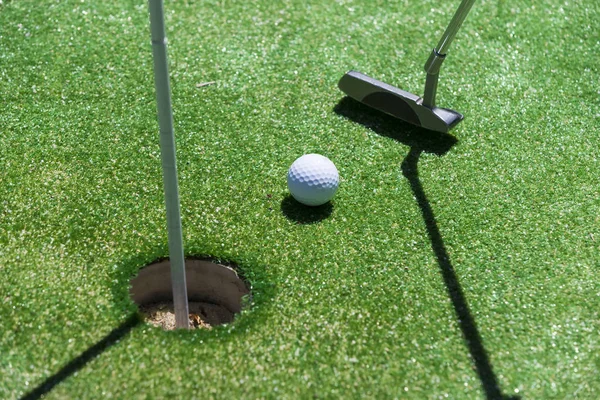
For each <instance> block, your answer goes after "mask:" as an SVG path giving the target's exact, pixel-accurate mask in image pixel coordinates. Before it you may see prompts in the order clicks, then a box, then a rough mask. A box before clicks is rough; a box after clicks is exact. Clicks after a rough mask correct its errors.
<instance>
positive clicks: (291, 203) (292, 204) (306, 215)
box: [281, 195, 333, 224]
mask: <svg viewBox="0 0 600 400" xmlns="http://www.w3.org/2000/svg"><path fill="white" fill-rule="evenodd" d="M281 212H282V213H283V215H285V216H286V218H287V219H289V220H291V221H294V222H296V223H298V224H314V223H316V222H319V221H322V220H324V219H326V218H328V217H329V216H330V215H331V213H332V212H333V204H332V203H331V202H330V201H328V202H327V203H325V204H323V205H322V206H317V207H310V206H305V205H304V204H302V203H299V202H297V201H296V200H295V199H294V198H293V197H292V196H291V195H287V196H286V197H285V198H284V199H283V200H282V201H281Z"/></svg>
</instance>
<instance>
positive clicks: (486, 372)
mask: <svg viewBox="0 0 600 400" xmlns="http://www.w3.org/2000/svg"><path fill="white" fill-rule="evenodd" d="M334 111H335V112H336V113H337V114H339V115H342V116H344V117H346V118H348V119H350V120H352V121H354V122H358V123H360V124H362V125H364V126H366V127H368V128H370V129H372V130H373V131H375V132H376V133H378V134H380V135H382V136H386V137H390V138H393V139H395V140H397V141H399V142H401V143H403V144H405V145H407V146H410V151H409V152H408V155H407V156H406V157H405V159H404V161H403V162H402V166H401V169H402V174H403V175H404V177H406V179H407V180H408V182H409V184H410V187H411V190H412V192H413V195H414V197H415V199H416V201H417V204H418V206H419V208H420V209H421V215H422V217H423V220H424V222H425V228H426V230H427V235H428V236H429V240H430V242H431V247H432V249H433V252H434V255H435V257H436V260H437V263H438V266H439V269H440V273H441V275H442V278H443V280H444V284H445V286H446V291H447V292H448V296H449V297H450V300H451V302H452V306H453V308H454V312H455V314H456V318H457V320H458V324H459V327H460V330H461V332H462V335H463V338H464V340H465V344H466V346H467V349H468V350H469V354H470V356H471V360H472V362H473V364H474V367H475V370H476V371H477V375H478V376H479V380H480V382H481V386H482V389H483V391H484V393H485V397H486V399H487V400H498V399H503V400H508V399H510V400H518V399H520V397H518V396H517V397H511V396H506V395H503V394H502V391H501V389H500V386H499V384H498V379H497V377H496V374H495V373H494V370H493V368H492V364H491V362H490V358H489V356H488V354H487V352H486V350H485V347H484V345H483V341H482V338H481V335H480V333H479V330H478V328H477V324H476V323H475V319H474V318H473V315H472V314H471V311H470V309H469V305H468V302H467V299H466V297H465V295H464V292H463V290H462V287H461V285H460V281H459V279H458V276H457V275H456V271H455V270H454V267H453V265H452V262H451V260H450V256H449V254H448V251H447V250H446V246H445V244H444V239H443V237H442V234H441V233H440V230H439V228H438V225H437V222H436V219H435V215H434V213H433V209H432V208H431V204H430V203H429V200H428V199H427V196H426V194H425V190H424V189H423V185H422V184H421V181H420V179H419V170H418V164H419V159H420V157H421V154H422V153H424V152H426V153H433V154H436V155H438V156H442V155H444V154H446V153H447V152H448V151H449V150H450V149H451V148H452V147H453V146H454V145H455V144H456V143H457V140H456V138H454V137H453V136H451V135H447V134H441V133H435V132H431V131H426V130H423V129H421V128H417V127H413V126H412V125H408V124H406V123H403V122H401V121H399V120H397V119H395V118H392V117H389V116H387V115H385V114H382V113H380V112H378V111H375V110H373V109H371V108H369V107H367V106H365V105H363V104H361V103H359V102H357V101H354V100H352V99H350V98H348V97H346V98H344V99H342V101H340V103H339V104H338V105H337V106H336V107H335V108H334Z"/></svg>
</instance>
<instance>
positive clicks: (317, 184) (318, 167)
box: [287, 154, 340, 206]
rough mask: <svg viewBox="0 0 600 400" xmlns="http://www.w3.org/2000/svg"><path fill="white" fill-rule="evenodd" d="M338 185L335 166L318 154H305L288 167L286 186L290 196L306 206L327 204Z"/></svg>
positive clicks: (338, 177)
mask: <svg viewBox="0 0 600 400" xmlns="http://www.w3.org/2000/svg"><path fill="white" fill-rule="evenodd" d="M339 183H340V176H339V174H338V170H337V168H336V167H335V165H334V164H333V163H332V162H331V160H330V159H329V158H327V157H324V156H322V155H320V154H305V155H303V156H302V157H300V158H298V159H297V160H296V161H294V163H293V164H292V166H291V167H290V169H289V171H288V175H287V184H288V188H289V189H290V193H291V194H292V196H293V197H294V198H295V199H296V200H297V201H299V202H300V203H302V204H305V205H307V206H320V205H321V204H325V203H327V202H328V201H329V200H331V198H332V197H333V195H334V194H335V192H336V191H337V188H338V186H339Z"/></svg>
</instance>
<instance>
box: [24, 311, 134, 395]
mask: <svg viewBox="0 0 600 400" xmlns="http://www.w3.org/2000/svg"><path fill="white" fill-rule="evenodd" d="M140 322H141V321H140V318H139V316H138V315H137V314H133V315H131V316H130V317H129V318H128V319H127V320H126V321H125V322H123V323H122V324H121V325H120V326H118V327H117V328H115V329H113V330H112V332H110V333H109V334H108V335H106V336H105V337H104V338H103V339H102V340H100V341H99V342H98V343H96V344H95V345H93V346H92V347H90V348H89V349H87V350H86V351H84V352H83V353H81V354H80V355H79V356H78V357H77V358H75V359H73V360H71V361H70V362H69V363H68V364H67V365H65V366H64V367H62V368H61V369H60V371H58V372H57V373H56V374H54V375H52V376H51V377H49V378H47V379H46V380H45V381H44V382H42V383H41V384H40V385H39V386H38V387H36V388H35V389H33V390H32V391H31V392H29V393H28V394H26V395H25V396H23V397H22V398H21V400H34V399H40V398H42V397H43V396H44V395H46V394H47V393H48V392H50V391H51V390H52V389H53V388H54V387H55V386H56V385H58V384H59V383H61V382H62V381H64V380H65V379H67V378H68V377H70V376H71V375H73V374H74V373H76V372H77V371H79V370H80V369H82V368H83V367H85V366H86V365H87V364H88V363H89V362H90V361H92V360H93V359H94V358H96V357H97V356H99V355H100V354H102V353H103V352H104V351H105V350H106V349H108V348H109V347H111V346H113V345H115V344H116V343H118V342H119V341H120V340H121V339H123V338H124V337H125V336H127V334H128V333H129V332H130V331H131V330H132V329H133V328H134V327H136V326H137V325H138V324H139V323H140Z"/></svg>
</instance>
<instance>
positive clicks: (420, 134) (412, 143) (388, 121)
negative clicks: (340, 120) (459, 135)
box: [333, 96, 458, 156]
mask: <svg viewBox="0 0 600 400" xmlns="http://www.w3.org/2000/svg"><path fill="white" fill-rule="evenodd" d="M333 111H334V112H335V113H336V114H338V115H340V116H342V117H344V118H347V119H349V120H351V121H353V122H356V123H358V124H361V125H363V126H364V127H366V128H368V129H370V130H372V131H373V132H375V133H377V134H378V135H381V136H384V137H388V138H390V139H394V140H396V141H398V142H400V143H402V144H404V145H406V146H409V147H418V148H420V149H422V151H424V152H425V153H432V154H436V155H438V156H442V155H444V154H446V153H447V152H448V151H449V150H450V149H451V148H452V147H453V146H454V145H455V144H456V143H458V140H457V139H456V137H454V136H452V135H449V134H447V133H440V132H434V131H429V130H427V129H423V128H419V127H417V126H414V125H411V124H409V123H406V122H404V121H401V120H399V119H397V118H394V117H392V116H389V115H387V114H385V113H383V112H381V111H378V110H375V109H373V108H371V107H368V106H366V105H364V104H362V103H361V102H358V101H356V100H354V99H353V98H351V97H348V96H346V97H344V98H343V99H342V100H340V102H339V103H338V104H337V105H336V106H335V107H334V108H333Z"/></svg>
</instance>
